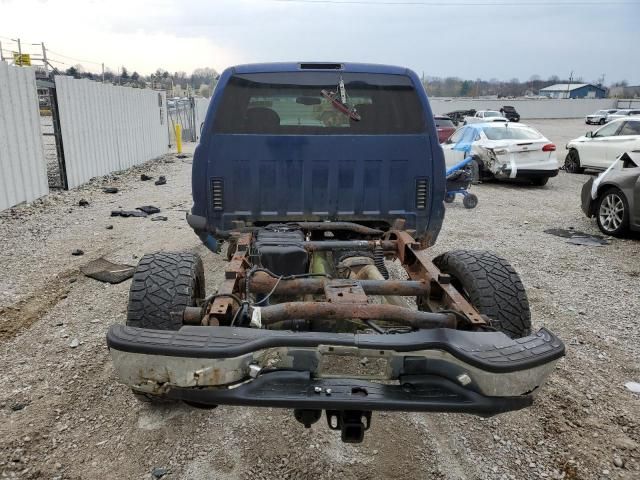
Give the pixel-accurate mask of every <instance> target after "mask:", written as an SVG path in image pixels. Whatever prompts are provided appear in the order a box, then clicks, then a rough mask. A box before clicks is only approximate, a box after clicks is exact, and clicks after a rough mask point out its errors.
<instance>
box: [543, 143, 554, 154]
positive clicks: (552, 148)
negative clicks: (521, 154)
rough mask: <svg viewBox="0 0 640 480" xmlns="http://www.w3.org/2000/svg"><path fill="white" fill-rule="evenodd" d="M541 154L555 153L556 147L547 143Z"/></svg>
mask: <svg viewBox="0 0 640 480" xmlns="http://www.w3.org/2000/svg"><path fill="white" fill-rule="evenodd" d="M542 151H543V152H555V151H556V146H555V145H554V144H553V143H547V144H546V145H545V146H544V147H542Z"/></svg>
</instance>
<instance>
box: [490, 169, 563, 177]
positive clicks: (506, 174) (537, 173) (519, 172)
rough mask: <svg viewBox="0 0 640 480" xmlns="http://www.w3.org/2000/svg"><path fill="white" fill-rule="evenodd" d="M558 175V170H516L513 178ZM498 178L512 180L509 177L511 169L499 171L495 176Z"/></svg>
mask: <svg viewBox="0 0 640 480" xmlns="http://www.w3.org/2000/svg"><path fill="white" fill-rule="evenodd" d="M557 175H558V169H557V168H556V169H553V170H533V169H520V168H519V169H518V170H517V172H516V176H515V178H551V177H556V176H557ZM496 177H498V178H514V177H512V176H511V169H510V168H507V169H505V170H502V171H501V174H500V175H496Z"/></svg>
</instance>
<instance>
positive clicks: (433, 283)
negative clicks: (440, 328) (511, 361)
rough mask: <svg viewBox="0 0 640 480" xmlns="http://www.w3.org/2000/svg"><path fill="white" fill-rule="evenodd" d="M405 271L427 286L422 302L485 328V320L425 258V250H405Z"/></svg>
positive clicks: (449, 280) (445, 276)
mask: <svg viewBox="0 0 640 480" xmlns="http://www.w3.org/2000/svg"><path fill="white" fill-rule="evenodd" d="M404 256H405V262H403V264H404V267H405V270H406V271H407V273H408V274H409V277H410V278H411V279H412V280H425V281H426V282H427V283H428V285H429V294H428V295H426V296H423V297H421V299H420V300H421V301H422V302H426V304H427V305H429V304H436V303H437V305H438V306H442V305H444V306H445V307H446V308H448V309H451V310H455V311H456V312H459V313H461V314H462V315H464V316H465V317H467V318H468V319H469V321H470V322H471V324H472V325H473V326H487V325H488V323H487V321H486V320H485V318H484V317H483V316H482V315H481V314H480V312H478V311H477V310H476V309H475V308H474V307H473V305H471V304H470V303H469V302H468V301H467V299H466V298H464V296H463V295H462V294H461V293H460V292H459V291H458V290H457V289H456V287H454V286H453V284H452V283H451V277H449V275H447V274H444V273H442V272H441V271H440V269H438V267H436V266H435V265H434V263H433V262H432V261H431V259H430V258H429V257H428V256H427V252H426V250H415V249H414V248H413V247H412V246H409V247H407V248H406V250H405V253H404Z"/></svg>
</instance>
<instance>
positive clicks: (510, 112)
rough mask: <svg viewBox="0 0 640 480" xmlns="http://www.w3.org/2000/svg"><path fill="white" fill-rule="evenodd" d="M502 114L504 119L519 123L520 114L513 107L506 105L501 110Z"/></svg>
mask: <svg viewBox="0 0 640 480" xmlns="http://www.w3.org/2000/svg"><path fill="white" fill-rule="evenodd" d="M500 113H501V114H502V116H503V117H505V118H507V119H508V120H509V121H510V122H519V121H520V114H519V113H518V112H517V111H516V109H515V108H514V107H512V106H511V105H504V106H503V107H502V108H501V109H500Z"/></svg>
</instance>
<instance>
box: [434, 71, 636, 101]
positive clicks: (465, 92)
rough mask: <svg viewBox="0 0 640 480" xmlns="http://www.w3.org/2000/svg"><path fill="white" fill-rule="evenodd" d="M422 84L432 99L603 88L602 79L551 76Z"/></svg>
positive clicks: (451, 79)
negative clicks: (573, 86)
mask: <svg viewBox="0 0 640 480" xmlns="http://www.w3.org/2000/svg"><path fill="white" fill-rule="evenodd" d="M422 81H423V84H424V86H425V89H426V90H427V93H428V94H429V95H430V96H432V97H482V96H498V97H523V96H526V95H537V94H538V92H539V90H540V89H541V88H544V87H548V86H550V85H554V84H556V83H592V84H594V85H598V86H602V87H603V88H606V87H604V86H603V82H602V79H600V80H596V81H593V82H586V81H584V80H583V79H582V77H576V78H572V79H571V82H569V79H568V78H564V79H563V78H560V77H559V76H557V75H552V76H550V77H549V78H547V79H546V80H543V79H542V78H541V77H540V76H539V75H532V76H531V77H530V78H529V79H528V80H526V81H520V80H519V79H517V78H512V79H511V80H508V81H502V80H498V79H497V78H492V79H490V80H483V79H481V78H477V79H476V80H464V79H461V78H458V77H445V78H441V77H424V78H423V80H422ZM625 85H626V82H625V81H622V82H616V83H614V84H612V85H611V86H612V87H615V86H625Z"/></svg>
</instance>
